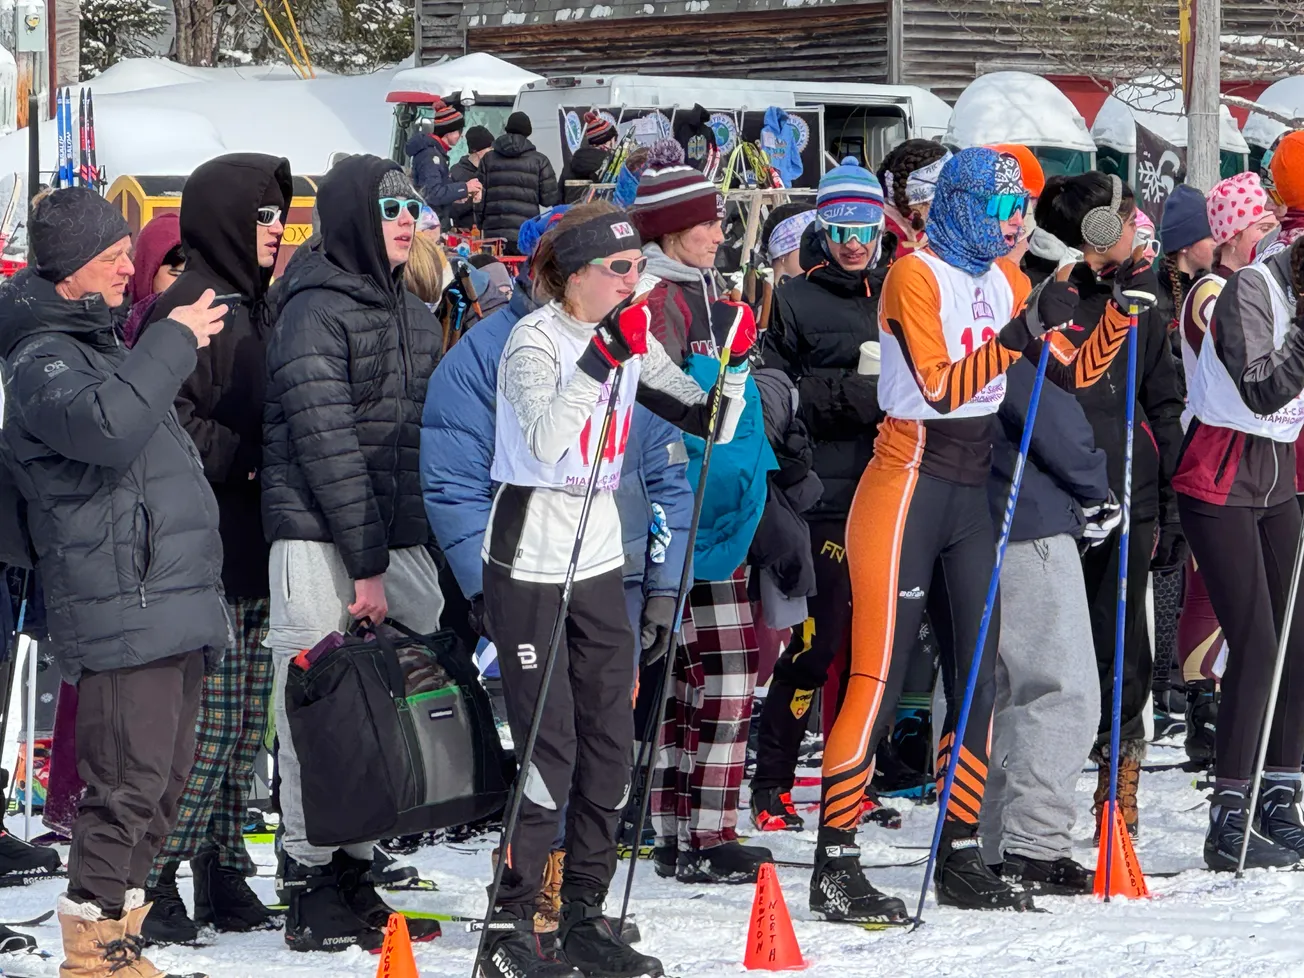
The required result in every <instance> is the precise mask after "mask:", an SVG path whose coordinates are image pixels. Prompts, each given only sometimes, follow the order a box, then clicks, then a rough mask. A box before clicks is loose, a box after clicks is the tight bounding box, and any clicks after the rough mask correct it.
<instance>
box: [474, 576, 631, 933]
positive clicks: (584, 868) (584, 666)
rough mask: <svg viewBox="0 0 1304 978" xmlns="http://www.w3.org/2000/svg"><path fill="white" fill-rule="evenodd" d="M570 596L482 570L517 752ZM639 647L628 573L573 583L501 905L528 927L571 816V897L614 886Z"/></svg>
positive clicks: (556, 588) (568, 859)
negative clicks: (561, 825)
mask: <svg viewBox="0 0 1304 978" xmlns="http://www.w3.org/2000/svg"><path fill="white" fill-rule="evenodd" d="M561 591H562V586H561V585H560V584H532V583H529V582H526V581H517V580H514V579H512V577H511V575H510V573H509V572H508V571H506V570H504V569H503V568H501V567H499V566H498V565H497V564H490V563H486V564H485V571H484V598H485V613H486V615H487V617H488V621H489V630H490V633H491V634H492V635H493V637H494V643H495V645H496V646H497V648H498V663H499V668H500V669H501V670H502V677H503V696H504V698H505V700H506V704H507V719H508V722H509V724H510V725H511V728H512V740H513V742H514V743H515V744H516V748H517V750H518V751H519V750H520V749H521V748H522V747H524V746H525V740H526V737H527V735H528V733H529V729H530V722H531V720H532V719H533V716H534V708H535V704H536V703H538V701H539V693H540V688H541V681H542V678H543V670H544V665H545V661H544V660H545V659H546V657H547V654H548V643H549V640H550V639H551V637H552V628H553V623H554V622H555V621H556V617H557V608H558V606H559V604H560V603H561ZM633 647H634V635H633V631H632V630H631V628H630V624H629V616H628V614H627V612H626V609H625V587H624V584H623V583H622V580H621V571H620V570H619V569H617V570H614V571H611V572H609V573H606V574H602V575H600V576H598V577H592V578H589V579H587V580H583V581H576V582H575V585H574V588H573V590H572V591H571V599H570V606H569V609H568V611H567V614H566V625H565V630H564V631H563V633H562V641H561V645H560V647H559V648H558V649H557V655H558V659H557V665H556V667H555V671H554V672H553V676H552V683H551V686H550V687H549V689H548V698H547V701H546V703H545V704H544V714H543V721H542V725H541V726H540V727H539V739H538V740H537V741H536V743H535V746H534V755H533V757H531V759H530V767H529V770H528V772H525V771H523V772H521V774H520V775H519V776H520V777H525V779H526V781H525V798H524V800H523V802H522V805H521V816H520V819H519V821H518V822H517V824H516V832H515V834H514V835H513V836H512V839H511V842H510V846H511V862H510V865H509V866H508V867H507V869H506V870H504V872H503V883H502V888H501V889H500V890H499V893H498V905H499V907H501V908H503V909H505V910H509V911H511V912H512V913H515V914H516V915H517V916H519V917H522V918H527V919H528V918H529V917H530V916H532V915H533V913H534V899H535V896H536V895H537V894H538V892H539V889H540V886H541V884H542V882H543V869H544V866H545V864H546V863H547V861H548V853H549V852H550V851H551V850H552V848H553V843H554V840H555V839H556V837H557V827H558V822H559V820H560V818H561V811H562V809H565V812H566V869H565V876H564V878H563V887H564V888H565V889H566V890H567V891H581V892H584V893H592V894H597V895H598V896H599V898H601V897H602V896H605V894H606V891H607V887H608V885H609V884H610V883H611V877H612V875H613V874H614V873H615V871H616V823H617V820H618V819H619V817H620V811H621V809H622V808H623V807H624V805H625V801H626V796H627V794H628V792H629V779H630V771H631V769H632V767H633V764H634V711H633V704H632V703H631V702H630V693H631V691H632V690H633V687H634V657H633V656H632V655H631V654H630V649H632V648H633Z"/></svg>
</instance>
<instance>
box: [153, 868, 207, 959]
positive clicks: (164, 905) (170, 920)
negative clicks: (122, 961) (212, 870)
mask: <svg viewBox="0 0 1304 978" xmlns="http://www.w3.org/2000/svg"><path fill="white" fill-rule="evenodd" d="M179 865H180V864H179V863H168V864H167V865H166V866H164V867H163V872H162V873H160V874H159V878H158V883H157V885H155V886H149V887H146V888H145V902H146V903H148V904H149V905H150V907H149V913H148V914H146V916H145V921H144V923H142V924H141V926H140V936H141V937H143V938H144V939H145V941H146V942H147V943H149V944H197V943H198V942H199V927H198V925H196V924H195V922H194V921H193V920H191V919H190V914H188V913H186V905H185V903H183V902H182V900H181V894H180V893H178V892H177V868H178V867H179Z"/></svg>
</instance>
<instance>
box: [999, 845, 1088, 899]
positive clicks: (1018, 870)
mask: <svg viewBox="0 0 1304 978" xmlns="http://www.w3.org/2000/svg"><path fill="white" fill-rule="evenodd" d="M1000 877H1001V879H1003V880H1005V881H1006V882H1007V883H1009V884H1011V885H1012V886H1021V887H1023V889H1024V890H1026V891H1027V892H1029V893H1046V894H1049V895H1051V896H1082V895H1084V894H1087V895H1089V894H1090V893H1091V890H1092V887H1093V886H1094V885H1095V882H1096V874H1095V873H1093V872H1091V871H1090V870H1089V869H1087V868H1086V867H1085V866H1082V865H1081V864H1079V863H1077V862H1074V861H1073V860H1072V859H1070V858H1069V857H1068V856H1060V857H1059V858H1058V859H1033V858H1032V857H1031V856H1023V855H1020V854H1019V853H1013V852H1007V853H1006V854H1005V862H1003V863H1001V867H1000Z"/></svg>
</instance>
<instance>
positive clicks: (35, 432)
mask: <svg viewBox="0 0 1304 978" xmlns="http://www.w3.org/2000/svg"><path fill="white" fill-rule="evenodd" d="M0 356H2V357H3V358H4V365H5V368H6V373H7V374H8V376H7V377H6V384H5V387H6V391H7V393H8V395H9V398H8V401H9V403H8V408H7V411H6V417H5V425H4V428H3V435H2V438H3V446H4V460H5V464H6V465H7V466H8V467H9V469H10V472H11V473H12V475H13V477H14V481H15V482H16V483H17V486H18V489H19V491H20V492H21V494H22V496H23V498H24V500H26V503H27V523H28V527H29V528H30V530H31V536H32V540H33V542H34V544H35V547H36V568H37V572H38V573H39V574H40V575H41V579H42V583H43V585H44V587H45V607H46V614H47V617H48V626H49V631H50V638H51V641H52V642H53V646H54V653H55V656H56V658H57V660H58V662H59V671H60V672H61V673H62V674H63V678H64V679H65V680H67V681H68V682H73V683H75V682H76V681H77V679H78V678H79V677H80V676H81V674H82V672H83V670H86V669H90V670H93V671H95V672H102V671H105V670H109V669H125V668H130V667H132V666H140V665H144V664H146V663H149V662H154V661H157V660H159V659H166V658H168V657H169V656H174V655H179V654H180V653H183V652H190V651H195V650H199V649H204V650H205V651H207V652H209V653H210V658H215V657H216V656H219V655H220V653H221V652H222V651H223V650H224V649H226V648H227V647H228V646H229V645H230V642H231V639H232V632H231V624H230V618H229V615H228V612H227V608H226V602H225V601H224V600H223V598H222V580H221V572H222V540H221V537H220V536H219V535H218V532H217V520H218V514H217V500H216V499H214V498H213V491H212V489H210V488H209V485H208V480H207V479H205V478H204V470H203V465H202V463H201V462H200V459H199V453H198V452H196V451H195V445H194V443H193V442H192V441H191V440H190V436H189V435H187V434H186V433H185V431H184V430H182V428H181V424H180V423H179V422H178V421H177V414H176V411H175V410H174V409H173V407H172V402H173V400H174V399H175V398H176V396H177V390H178V389H179V388H180V387H181V384H182V382H183V381H184V380H185V379H186V378H187V377H189V376H190V374H191V373H192V372H193V371H194V369H195V337H194V334H192V333H191V332H190V330H188V329H186V327H184V326H182V325H181V324H180V323H176V322H173V321H171V320H164V321H163V322H160V323H158V324H157V325H156V326H155V327H154V328H153V329H151V330H150V331H149V333H148V335H145V336H142V337H141V338H140V341H139V342H138V343H137V344H136V345H135V347H134V348H133V349H132V350H131V351H130V352H128V351H127V348H126V347H125V346H123V345H122V343H121V342H120V341H119V339H118V336H117V334H116V332H115V331H114V322H113V314H112V311H111V310H110V309H109V307H108V306H107V305H106V304H105V303H104V300H103V299H102V298H100V297H99V296H98V295H96V296H94V298H86V299H80V300H77V301H73V300H68V299H64V298H62V297H61V296H60V295H59V294H58V293H57V292H56V291H55V287H54V285H53V283H51V282H47V281H46V280H44V279H42V278H39V277H38V276H36V275H34V274H32V273H31V272H27V271H23V272H20V273H19V274H18V275H17V276H15V277H14V279H13V281H12V282H11V283H10V284H9V286H8V287H7V288H6V289H5V290H4V291H3V292H0Z"/></svg>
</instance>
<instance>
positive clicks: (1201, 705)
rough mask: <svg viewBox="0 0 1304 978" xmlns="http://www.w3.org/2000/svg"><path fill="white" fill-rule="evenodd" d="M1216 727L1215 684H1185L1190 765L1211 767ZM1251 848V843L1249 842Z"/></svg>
mask: <svg viewBox="0 0 1304 978" xmlns="http://www.w3.org/2000/svg"><path fill="white" fill-rule="evenodd" d="M1217 727H1218V684H1217V683H1216V682H1215V681H1214V680H1212V679H1201V680H1200V681H1199V682H1194V683H1187V684H1186V756H1187V758H1188V759H1189V760H1190V766H1191V768H1193V769H1196V770H1204V769H1205V768H1210V767H1212V766H1213V761H1214V743H1215V734H1216V731H1217ZM1250 845H1251V847H1253V845H1254V843H1252V842H1251V843H1250Z"/></svg>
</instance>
